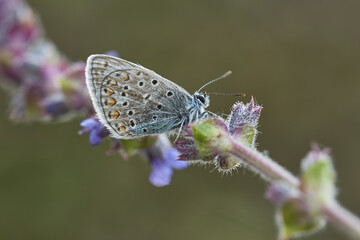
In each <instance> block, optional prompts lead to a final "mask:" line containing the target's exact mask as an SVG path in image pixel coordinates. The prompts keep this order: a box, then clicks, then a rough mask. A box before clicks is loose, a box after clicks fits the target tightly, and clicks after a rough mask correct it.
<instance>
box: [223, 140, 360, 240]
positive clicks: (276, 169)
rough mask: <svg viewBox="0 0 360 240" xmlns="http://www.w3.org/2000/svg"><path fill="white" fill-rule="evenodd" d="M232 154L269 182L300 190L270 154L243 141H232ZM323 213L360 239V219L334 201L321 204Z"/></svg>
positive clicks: (288, 173)
mask: <svg viewBox="0 0 360 240" xmlns="http://www.w3.org/2000/svg"><path fill="white" fill-rule="evenodd" d="M231 143H232V150H231V151H230V154H232V155H234V156H235V157H238V158H239V159H241V160H242V161H243V162H245V163H246V164H247V165H248V166H249V167H250V168H251V169H252V170H253V171H255V172H257V173H259V174H260V175H261V176H262V177H263V178H264V179H265V180H267V181H268V182H270V183H271V182H274V181H283V182H285V183H287V184H288V185H290V186H292V187H294V188H296V189H298V190H299V192H302V191H301V189H300V181H299V179H298V178H296V177H295V176H294V175H293V174H291V173H290V172H289V171H288V170H286V169H285V168H284V167H282V166H280V165H279V164H277V163H276V162H275V161H273V160H272V159H271V158H269V157H268V156H265V155H264V154H261V153H260V152H258V151H256V150H254V149H252V148H250V147H247V146H245V145H243V144H241V143H238V142H235V141H233V140H232V141H231ZM321 213H322V214H323V216H324V217H326V218H327V220H328V221H329V223H330V224H332V225H333V226H334V227H335V228H337V229H339V230H340V231H342V232H344V233H345V234H347V235H348V236H349V237H350V238H352V239H356V240H360V219H359V218H358V217H357V216H355V215H354V214H352V213H351V212H349V211H348V210H346V209H345V208H344V207H342V206H341V205H340V204H339V203H337V202H335V201H333V202H331V203H324V204H323V206H321Z"/></svg>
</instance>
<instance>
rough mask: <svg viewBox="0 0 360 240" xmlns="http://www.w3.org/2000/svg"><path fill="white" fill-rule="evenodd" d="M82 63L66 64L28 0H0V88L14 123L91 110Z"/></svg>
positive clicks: (55, 118)
mask: <svg viewBox="0 0 360 240" xmlns="http://www.w3.org/2000/svg"><path fill="white" fill-rule="evenodd" d="M84 67H85V65H84V64H83V63H71V62H69V61H68V60H67V59H66V58H65V57H64V56H63V55H62V54H61V53H60V52H59V51H58V50H57V49H56V47H55V46H54V44H53V43H52V42H50V41H48V40H47V39H46V38H45V37H44V33H43V30H42V28H41V24H40V21H39V20H38V18H37V16H36V15H35V14H34V12H33V11H32V10H31V9H30V8H29V7H28V5H27V4H26V3H24V2H23V1H20V0H0V70H1V73H2V75H3V77H2V78H1V83H2V84H1V86H2V87H3V88H5V89H6V90H8V92H10V93H11V104H10V117H11V119H12V120H14V121H32V120H41V121H53V120H61V119H63V118H64V117H69V116H73V115H76V114H79V113H88V112H89V109H90V111H91V103H90V101H89V100H88V98H89V97H88V92H87V90H86V88H84V87H85V74H84Z"/></svg>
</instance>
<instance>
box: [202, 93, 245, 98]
mask: <svg viewBox="0 0 360 240" xmlns="http://www.w3.org/2000/svg"><path fill="white" fill-rule="evenodd" d="M206 93H207V94H212V95H224V96H234V97H245V96H246V94H245V93H217V92H206Z"/></svg>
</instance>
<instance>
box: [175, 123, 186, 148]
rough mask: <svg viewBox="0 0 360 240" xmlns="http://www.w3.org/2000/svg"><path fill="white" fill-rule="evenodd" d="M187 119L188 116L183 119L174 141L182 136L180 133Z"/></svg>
mask: <svg viewBox="0 0 360 240" xmlns="http://www.w3.org/2000/svg"><path fill="white" fill-rule="evenodd" d="M185 121H186V118H183V119H182V120H181V125H180V129H179V132H178V135H177V136H176V138H175V141H174V143H175V142H176V141H177V140H178V139H179V137H180V133H181V131H182V129H183V127H184V123H185Z"/></svg>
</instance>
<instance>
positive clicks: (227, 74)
mask: <svg viewBox="0 0 360 240" xmlns="http://www.w3.org/2000/svg"><path fill="white" fill-rule="evenodd" d="M231 73H232V72H231V71H227V72H226V73H225V74H224V75H222V76H221V77H218V78H217V79H214V80H212V81H210V82H208V83H206V84H205V85H203V86H202V87H201V88H200V89H199V90H198V92H200V91H201V89H203V88H204V87H206V86H207V85H209V84H212V83H213V82H216V81H219V80H220V79H223V78H226V77H227V76H229V75H230V74H231Z"/></svg>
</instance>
